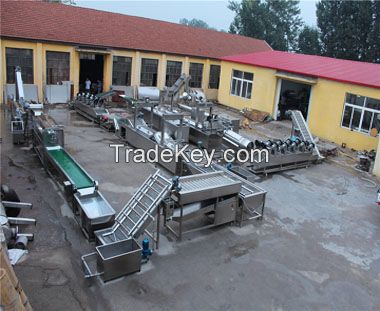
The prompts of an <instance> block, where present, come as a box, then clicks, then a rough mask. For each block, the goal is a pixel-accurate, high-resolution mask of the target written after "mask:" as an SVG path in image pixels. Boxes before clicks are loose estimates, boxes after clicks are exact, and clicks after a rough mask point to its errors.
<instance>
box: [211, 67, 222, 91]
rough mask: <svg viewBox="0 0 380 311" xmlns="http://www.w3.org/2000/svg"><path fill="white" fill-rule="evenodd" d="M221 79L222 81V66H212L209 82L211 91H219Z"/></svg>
mask: <svg viewBox="0 0 380 311" xmlns="http://www.w3.org/2000/svg"><path fill="white" fill-rule="evenodd" d="M219 79H220V66H219V65H211V66H210V79H209V82H208V88H209V89H218V88H219Z"/></svg>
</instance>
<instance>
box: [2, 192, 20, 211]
mask: <svg viewBox="0 0 380 311" xmlns="http://www.w3.org/2000/svg"><path fill="white" fill-rule="evenodd" d="M1 200H4V201H10V202H20V199H19V197H18V195H17V193H16V191H14V190H13V189H10V188H9V187H8V186H7V185H2V186H1ZM20 210H21V209H20V208H17V207H8V208H6V209H5V213H6V214H7V216H8V217H17V216H18V215H19V214H20Z"/></svg>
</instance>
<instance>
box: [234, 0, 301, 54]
mask: <svg viewBox="0 0 380 311" xmlns="http://www.w3.org/2000/svg"><path fill="white" fill-rule="evenodd" d="M298 4H299V1H293V0H282V1H278V0H242V1H241V2H237V1H231V2H230V3H229V5H228V8H229V9H230V10H232V11H234V12H235V14H236V15H235V18H234V20H233V22H232V23H231V25H230V32H231V33H236V34H240V35H243V36H248V37H253V38H256V39H262V40H265V41H266V42H267V43H268V44H269V45H270V46H271V47H272V48H273V49H275V50H281V51H289V50H294V49H295V48H296V46H297V37H298V33H299V30H300V27H301V26H302V20H301V18H300V16H299V15H300V9H299V6H298Z"/></svg>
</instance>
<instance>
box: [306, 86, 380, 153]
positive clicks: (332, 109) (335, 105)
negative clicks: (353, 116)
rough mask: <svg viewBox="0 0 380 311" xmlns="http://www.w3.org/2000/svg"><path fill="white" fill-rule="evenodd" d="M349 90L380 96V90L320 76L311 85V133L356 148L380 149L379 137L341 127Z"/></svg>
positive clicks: (369, 95)
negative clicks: (378, 146) (379, 147)
mask: <svg viewBox="0 0 380 311" xmlns="http://www.w3.org/2000/svg"><path fill="white" fill-rule="evenodd" d="M346 93H352V94H356V95H361V96H368V97H373V98H377V99H380V89H375V88H369V87H363V86H359V85H353V84H347V83H340V82H334V81H330V80H325V79H318V83H316V84H315V85H314V86H313V87H312V94H311V103H310V107H309V118H308V123H309V127H310V130H311V132H312V133H313V134H314V135H316V136H319V137H322V138H326V139H328V140H331V141H333V142H335V143H337V144H339V145H340V144H342V143H345V144H346V145H347V146H348V147H349V148H354V149H356V150H363V149H366V150H370V149H375V150H376V149H377V144H378V138H377V137H371V136H369V135H368V134H365V133H360V132H354V131H351V130H349V129H346V128H342V127H341V120H342V114H343V109H344V100H345V95H346Z"/></svg>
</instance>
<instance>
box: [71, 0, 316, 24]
mask: <svg viewBox="0 0 380 311" xmlns="http://www.w3.org/2000/svg"><path fill="white" fill-rule="evenodd" d="M316 2H317V0H303V1H300V9H301V17H302V18H303V20H304V22H305V23H306V24H307V25H310V26H315V25H316V15H315V4H316ZM75 3H76V5H77V6H80V7H86V8H92V9H98V10H103V11H110V12H117V13H122V14H128V15H135V16H141V17H148V18H153V19H159V20H164V21H168V22H173V23H178V22H179V20H180V19H181V18H187V19H192V18H197V19H201V20H204V21H205V22H206V23H207V24H209V26H211V27H214V28H216V29H224V30H228V29H229V26H230V24H231V22H232V20H233V18H234V12H232V11H230V10H229V9H228V8H227V5H228V1H222V0H212V1H202V0H193V1H185V0H176V1H174V0H171V1H161V0H151V1H145V0H140V1H136V0H134V1H132V0H124V1H121V0H119V1H104V0H103V1H101V0H75Z"/></svg>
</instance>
